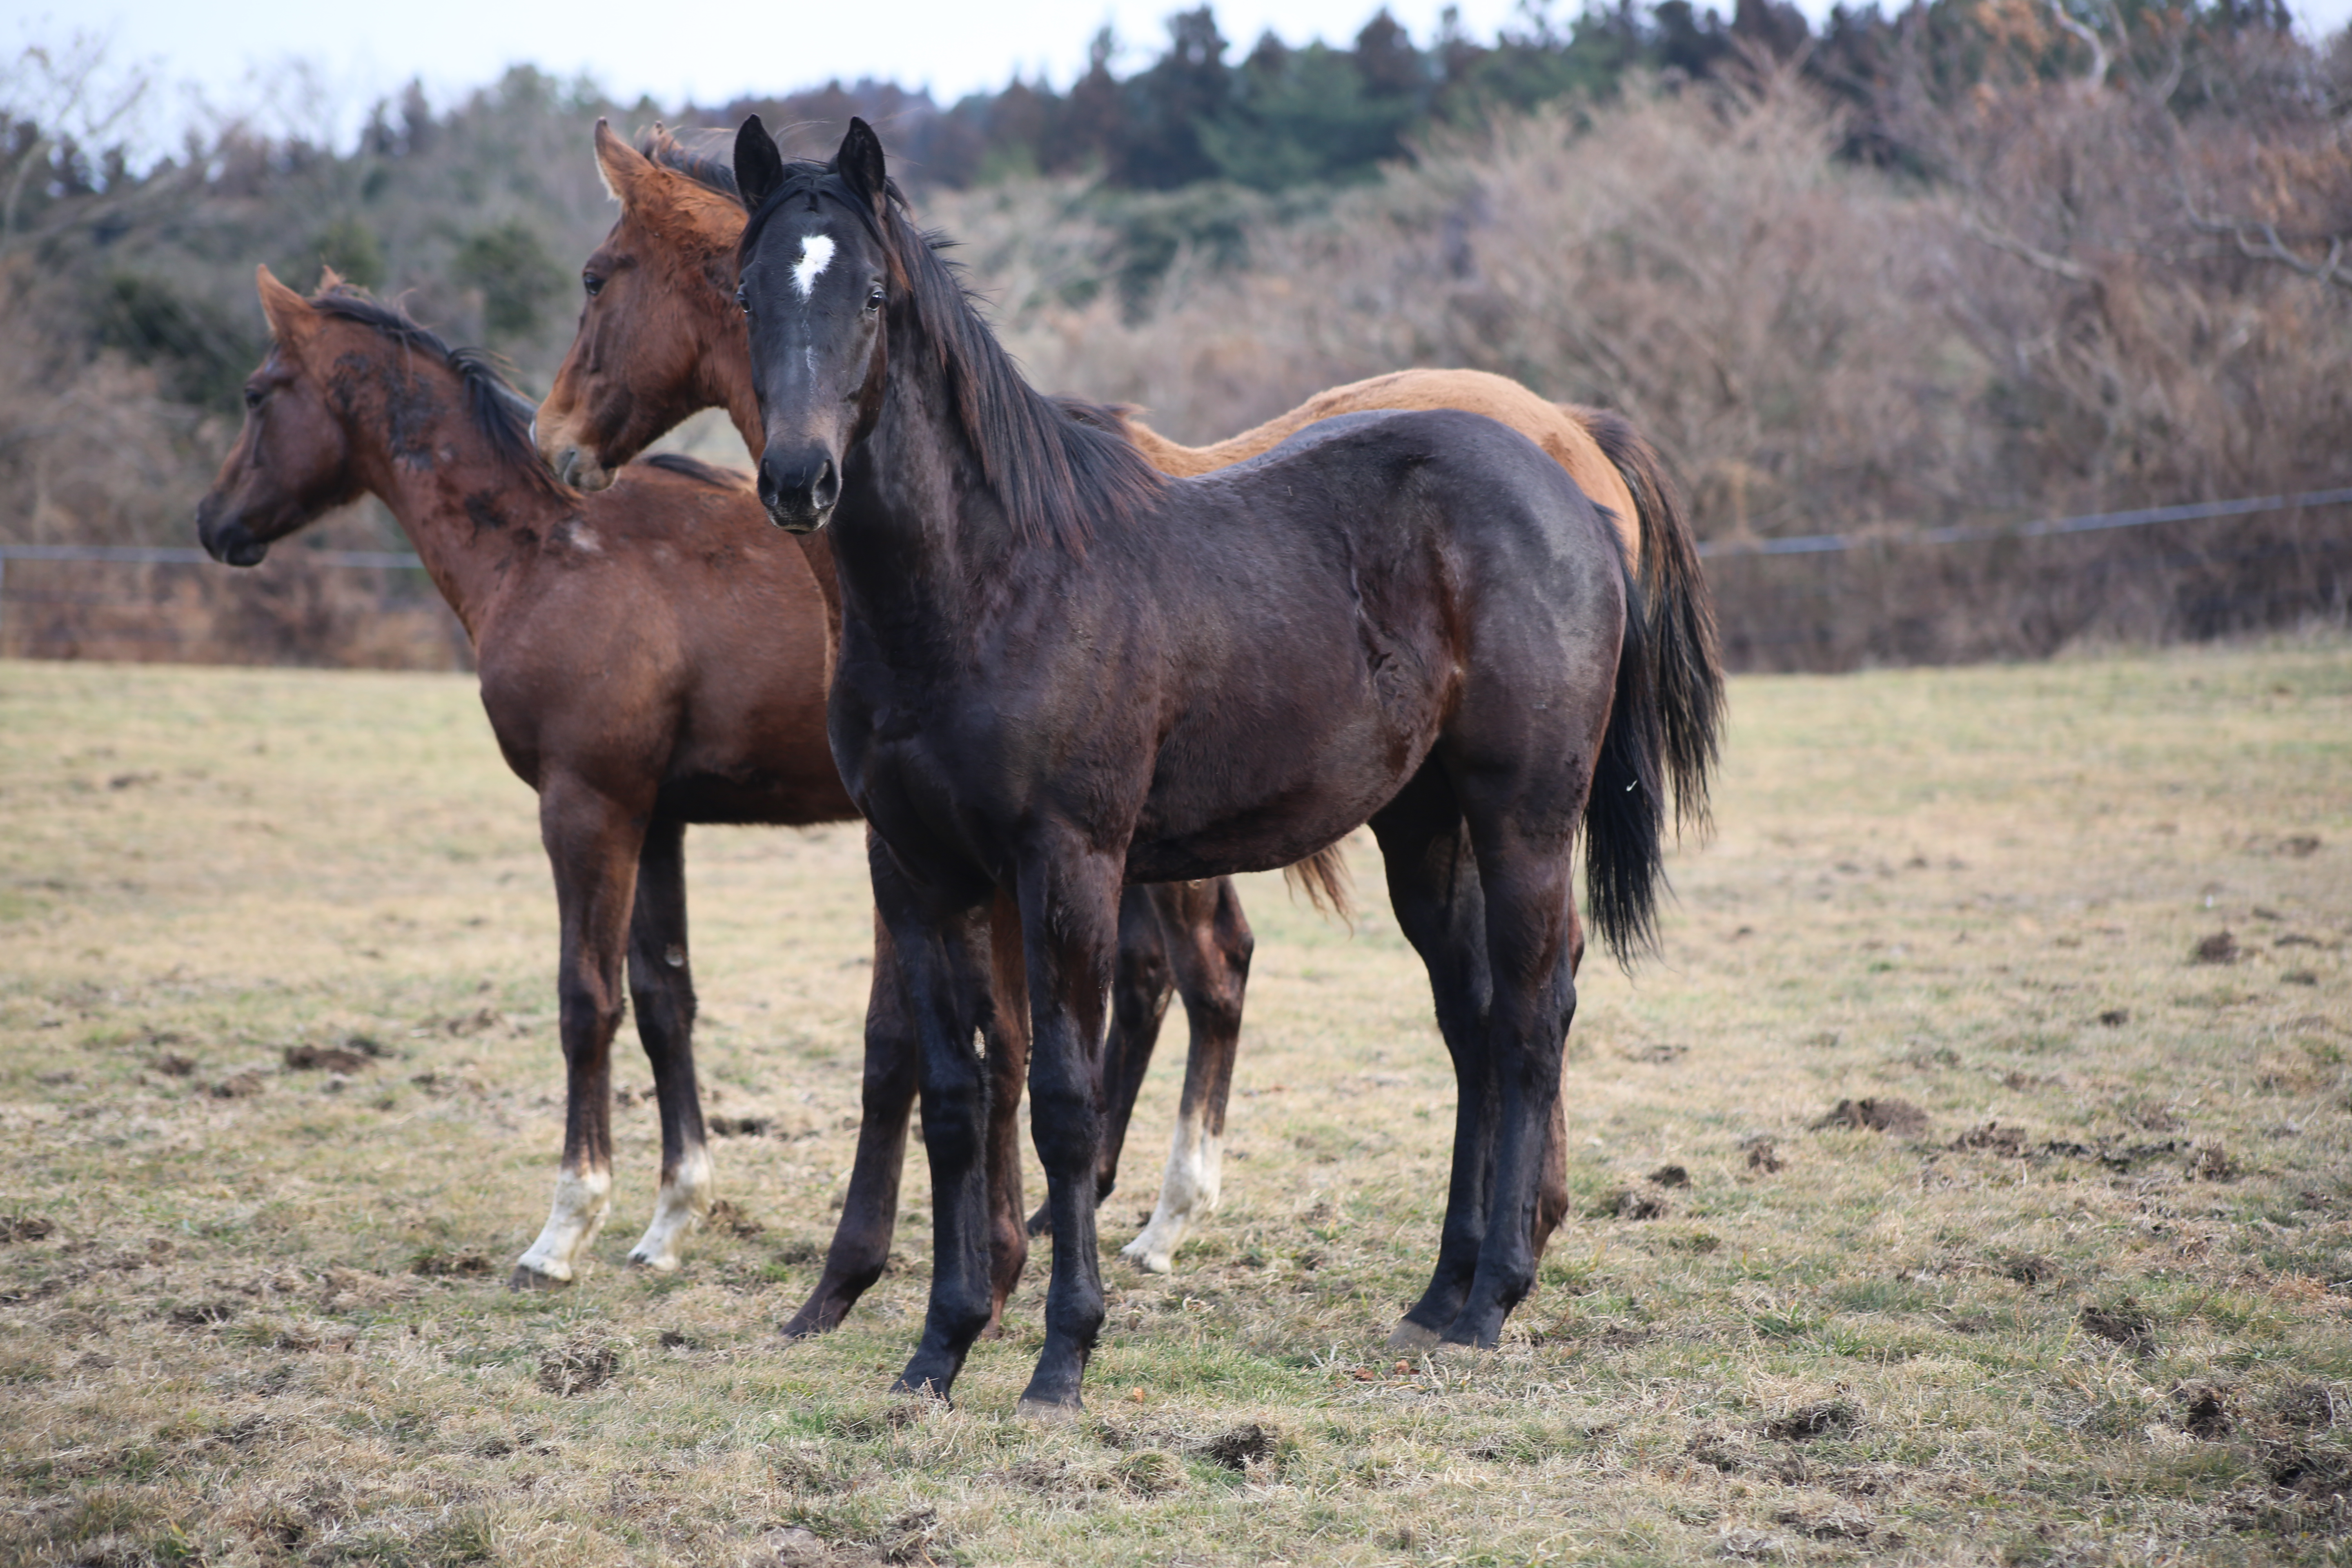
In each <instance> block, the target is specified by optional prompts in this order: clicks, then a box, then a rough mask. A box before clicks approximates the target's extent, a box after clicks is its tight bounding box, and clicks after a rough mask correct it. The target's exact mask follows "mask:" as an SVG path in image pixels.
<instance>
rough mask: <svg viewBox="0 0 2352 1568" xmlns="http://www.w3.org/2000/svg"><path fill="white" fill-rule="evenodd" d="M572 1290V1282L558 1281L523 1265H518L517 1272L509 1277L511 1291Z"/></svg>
mask: <svg viewBox="0 0 2352 1568" xmlns="http://www.w3.org/2000/svg"><path fill="white" fill-rule="evenodd" d="M571 1288H572V1281H571V1280H569V1279H557V1278H556V1277H555V1276H554V1275H552V1274H541V1272H540V1271H539V1270H538V1269H536V1268H531V1267H530V1265H528V1264H523V1263H518V1264H516V1265H515V1271H514V1272H513V1273H511V1274H509V1275H508V1276H507V1289H509V1290H568V1289H571Z"/></svg>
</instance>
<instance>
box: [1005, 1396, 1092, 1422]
mask: <svg viewBox="0 0 2352 1568" xmlns="http://www.w3.org/2000/svg"><path fill="white" fill-rule="evenodd" d="M1086 1412H1087V1407H1086V1404H1085V1402H1084V1401H1082V1400H1077V1399H1073V1400H1071V1401H1070V1402H1069V1403H1068V1404H1067V1405H1062V1404H1057V1403H1056V1402H1055V1401H1053V1400H1051V1399H1032V1398H1030V1397H1029V1396H1028V1395H1027V1394H1023V1395H1022V1396H1021V1405H1020V1407H1019V1408H1018V1409H1017V1410H1016V1411H1015V1412H1014V1414H1015V1415H1017V1416H1018V1417H1019V1418H1020V1419H1022V1420H1024V1421H1028V1422H1032V1423H1034V1424H1035V1425H1037V1426H1069V1425H1070V1424H1071V1423H1072V1422H1074V1421H1076V1420H1077V1419H1078V1417H1079V1416H1081V1415H1085V1414H1086Z"/></svg>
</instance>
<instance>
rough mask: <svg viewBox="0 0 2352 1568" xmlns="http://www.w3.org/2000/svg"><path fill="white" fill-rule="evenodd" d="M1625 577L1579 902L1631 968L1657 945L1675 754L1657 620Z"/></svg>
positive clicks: (1588, 807)
mask: <svg viewBox="0 0 2352 1568" xmlns="http://www.w3.org/2000/svg"><path fill="white" fill-rule="evenodd" d="M1624 572H1625V635H1624V641H1623V642H1622V644H1621V645H1620V647H1619V649H1618V655H1617V693H1616V699H1615V700H1614V701H1613V702H1612V704H1611V705H1610V709H1609V728H1608V729H1607V730H1605V731H1602V733H1601V754H1600V756H1599V757H1597V758H1596V759H1594V762H1593V766H1592V793H1591V795H1589V796H1588V797H1587V798H1586V800H1585V803H1584V904H1585V910H1586V912H1587V913H1588V914H1589V915H1591V920H1592V923H1593V925H1594V926H1596V927H1598V928H1599V929H1600V931H1601V939H1602V940H1603V941H1605V942H1608V944H1609V951H1610V952H1612V953H1613V954H1615V955H1616V959H1617V962H1618V963H1621V964H1624V965H1627V966H1630V965H1631V964H1632V963H1633V960H1634V959H1635V958H1637V957H1639V956H1640V955H1641V954H1642V953H1643V952H1646V951H1649V950H1652V949H1654V948H1655V947H1656V946H1657V942H1658V929H1657V914H1658V887H1659V884H1661V883H1662V882H1664V880H1665V826H1666V807H1665V796H1664V794H1663V793H1662V792H1661V789H1660V774H1661V773H1664V772H1665V771H1666V769H1667V767H1670V766H1671V762H1670V758H1671V754H1672V753H1671V747H1670V744H1669V739H1668V730H1669V726H1668V725H1667V724H1666V723H1665V722H1664V715H1663V713H1662V711H1661V710H1662V706H1663V705H1662V704H1661V703H1660V701H1659V700H1658V699H1659V691H1658V687H1657V658H1656V655H1655V652H1654V649H1653V647H1652V646H1651V644H1652V642H1653V640H1654V634H1653V632H1652V630H1651V626H1652V625H1653V624H1654V617H1653V616H1648V615H1645V614H1644V606H1643V601H1642V589H1641V584H1638V583H1636V582H1635V581H1634V578H1633V565H1632V563H1630V562H1629V563H1626V565H1625V568H1624ZM1662 763H1664V766H1662Z"/></svg>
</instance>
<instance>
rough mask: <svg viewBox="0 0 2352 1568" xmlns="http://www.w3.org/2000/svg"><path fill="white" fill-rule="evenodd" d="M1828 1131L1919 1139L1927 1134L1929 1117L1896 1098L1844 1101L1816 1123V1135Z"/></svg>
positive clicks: (1840, 1101) (1908, 1102)
mask: <svg viewBox="0 0 2352 1568" xmlns="http://www.w3.org/2000/svg"><path fill="white" fill-rule="evenodd" d="M1825 1127H1853V1128H1857V1129H1862V1130H1866V1131H1872V1132H1892V1133H1894V1134H1895V1135H1896V1136H1898V1137H1916V1135H1918V1134H1919V1133H1922V1132H1925V1131H1927V1112H1926V1111H1924V1110H1920V1109H1919V1108H1918V1107H1917V1106H1916V1105H1914V1104H1912V1103H1911V1102H1910V1101H1909V1100H1897V1099H1895V1097H1894V1096H1892V1095H1882V1096H1880V1097H1878V1098H1876V1099H1874V1100H1839V1101H1838V1102H1837V1104H1836V1105H1835V1106H1834V1107H1832V1109H1831V1110H1830V1113H1829V1114H1828V1115H1826V1116H1824V1117H1822V1119H1821V1120H1820V1121H1816V1122H1814V1123H1813V1128H1814V1130H1815V1131H1820V1130H1821V1129H1822V1128H1825Z"/></svg>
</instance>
